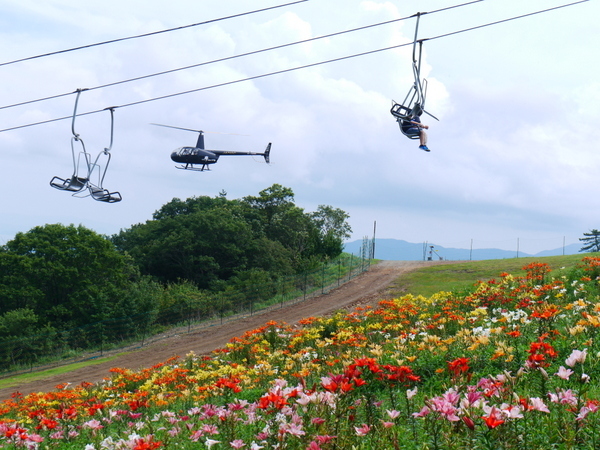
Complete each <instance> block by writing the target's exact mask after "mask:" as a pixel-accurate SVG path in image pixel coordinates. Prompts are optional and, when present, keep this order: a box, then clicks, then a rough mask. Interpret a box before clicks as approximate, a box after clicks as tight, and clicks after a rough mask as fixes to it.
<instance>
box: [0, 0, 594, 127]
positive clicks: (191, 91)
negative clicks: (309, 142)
mask: <svg viewBox="0 0 600 450" xmlns="http://www.w3.org/2000/svg"><path fill="white" fill-rule="evenodd" d="M588 1H589V0H580V1H577V2H573V3H569V4H565V5H561V6H557V7H553V8H548V9H544V10H540V11H535V12H532V13H528V14H523V15H520V16H515V17H511V18H508V19H503V20H499V21H496V22H490V23H487V24H484V25H478V26H476V27H471V28H464V29H462V30H458V31H453V32H450V33H445V34H441V35H437V36H433V37H430V38H425V39H421V40H422V41H428V40H434V39H439V38H443V37H448V36H452V35H456V34H459V33H465V32H468V31H473V30H477V29H480V28H485V27H489V26H493V25H497V24H500V23H505V22H509V21H512V20H517V19H522V18H524V17H529V16H533V15H536V14H541V13H544V12H548V11H553V10H556V9H560V8H565V7H568V6H573V5H577V4H579V3H585V2H588ZM408 45H414V42H412V41H411V42H407V43H404V44H399V45H393V46H390V47H385V48H380V49H376V50H369V51H366V52H361V53H355V54H352V55H347V56H342V57H339V58H333V59H328V60H325V61H320V62H316V63H311V64H305V65H302V66H296V67H292V68H288V69H282V70H277V71H274V72H269V73H265V74H261V75H255V76H251V77H247V78H241V79H238V80H233V81H227V82H224V83H219V84H214V85H211V86H204V87H201V88H196V89H190V90H187V91H181V92H176V93H173V94H167V95H163V96H160V97H154V98H149V99H145V100H139V101H136V102H131V103H125V104H122V105H119V106H114V107H112V108H114V109H116V108H126V107H129V106H135V105H141V104H143V103H149V102H154V101H158V100H165V99H167V98H172V97H177V96H180V95H186V94H192V93H195V92H200V91H204V90H208V89H214V88H217V87H223V86H228V85H232V84H237V83H241V82H244V81H251V80H257V79H260V78H266V77H269V76H273V75H279V74H283V73H288V72H293V71H296V70H301V69H307V68H310V67H316V66H320V65H324V64H329V63H333V62H339V61H344V60H347V59H352V58H358V57H361V56H366V55H371V54H375V53H380V52H384V51H387V50H393V49H397V48H401V47H406V46H408ZM106 109H108V108H103V109H99V110H95V111H89V112H86V113H80V114H77V117H79V116H87V115H91V114H97V113H99V112H103V111H105V110H106ZM72 117H73V116H72V115H70V116H65V117H59V118H55V119H49V120H44V121H40V122H35V123H30V124H26V125H19V126H16V127H11V128H5V129H2V130H0V133H2V132H4V131H12V130H17V129H20V128H27V127H31V126H36V125H42V124H46V123H51V122H58V121H61V120H66V119H71V118H72Z"/></svg>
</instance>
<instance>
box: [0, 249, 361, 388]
mask: <svg viewBox="0 0 600 450" xmlns="http://www.w3.org/2000/svg"><path fill="white" fill-rule="evenodd" d="M361 253H362V254H361V255H359V256H355V255H348V254H343V255H342V256H341V257H339V258H338V259H336V260H334V261H332V262H330V263H328V264H322V265H321V266H320V267H319V268H318V269H317V270H313V271H309V272H305V273H302V274H299V275H295V276H290V277H284V278H281V279H279V280H276V281H274V282H271V283H262V284H255V285H251V286H249V287H248V288H246V289H244V290H228V291H224V292H218V293H210V294H205V293H202V294H201V295H199V296H198V295H197V296H196V297H195V298H185V299H180V301H178V302H176V303H175V304H173V305H172V306H170V307H168V308H162V309H160V308H158V309H153V310H151V311H149V312H146V313H144V314H138V315H132V316H126V317H120V318H117V319H107V320H103V321H99V322H96V323H93V324H89V325H86V326H84V327H79V328H74V329H69V330H63V331H50V332H48V333H40V334H36V335H32V336H28V337H26V338H20V339H13V340H11V339H10V338H9V339H2V340H0V377H3V378H4V377H7V376H14V375H17V374H19V373H25V372H33V371H38V370H43V369H48V368H52V367H57V366H62V365H66V364H72V363H75V362H82V361H89V360H92V359H97V358H101V357H106V356H110V355H113V354H116V353H121V352H124V351H130V350H134V349H137V348H141V347H143V346H146V345H148V344H150V343H153V342H157V341H160V340H163V339H166V338H169V337H173V336H176V335H181V334H186V333H191V332H194V331H197V330H200V329H205V328H210V327H213V326H219V325H223V324H225V323H228V322H232V321H236V320H240V319H243V318H245V317H248V316H252V315H255V314H258V313H260V314H263V313H265V312H268V311H271V310H276V309H280V308H284V307H286V306H290V305H294V304H296V303H299V302H303V301H306V300H308V299H310V298H313V297H316V296H319V295H323V294H327V293H329V292H330V291H331V290H332V289H335V288H337V287H339V286H341V285H342V284H344V283H347V282H348V281H350V280H352V279H353V278H355V277H356V276H358V275H360V274H361V273H363V272H366V271H368V270H369V268H370V266H371V258H370V252H368V251H364V250H362V249H361ZM198 292H200V291H198Z"/></svg>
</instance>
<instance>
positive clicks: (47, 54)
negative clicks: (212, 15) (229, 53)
mask: <svg viewBox="0 0 600 450" xmlns="http://www.w3.org/2000/svg"><path fill="white" fill-rule="evenodd" d="M307 1H308V0H297V1H295V2H291V3H285V4H282V5H276V6H269V7H268V8H262V9H257V10H254V11H247V12H244V13H238V14H233V15H231V16H225V17H219V18H217V19H211V20H206V21H204V22H198V23H192V24H190V25H183V26H180V27H175V28H168V29H166V30H159V31H152V32H150V33H144V34H138V35H135V36H128V37H123V38H117V39H111V40H109V41H103V42H97V43H95V44H88V45H82V46H80V47H73V48H68V49H64V50H58V51H55V52H50V53H44V54H41V55H36V56H29V57H27V58H21V59H16V60H14V61H8V62H4V63H0V67H1V66H7V65H9V64H16V63H19V62H23V61H29V60H32V59H37V58H43V57H46V56H52V55H58V54H61V53H67V52H73V51H76V50H83V49H86V48H90V47H98V46H100V45H105V44H114V43H115V42H121V41H127V40H130V39H138V38H143V37H148V36H154V35H157V34H162V33H168V32H171V31H179V30H183V29H186V28H191V27H197V26H199V25H206V24H208V23H213V22H219V21H221V20H226V19H233V18H236V17H242V16H246V15H249V14H254V13H257V12H263V11H268V10H271V9H276V8H281V7H284V6H290V5H294V4H296V3H303V2H307Z"/></svg>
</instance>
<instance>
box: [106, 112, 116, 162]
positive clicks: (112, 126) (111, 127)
mask: <svg viewBox="0 0 600 450" xmlns="http://www.w3.org/2000/svg"><path fill="white" fill-rule="evenodd" d="M116 108H117V107H116V106H110V107H108V108H104V109H105V110H109V111H110V145H109V146H108V148H105V149H104V151H105V152H110V149H111V148H112V145H113V136H114V131H115V109H116Z"/></svg>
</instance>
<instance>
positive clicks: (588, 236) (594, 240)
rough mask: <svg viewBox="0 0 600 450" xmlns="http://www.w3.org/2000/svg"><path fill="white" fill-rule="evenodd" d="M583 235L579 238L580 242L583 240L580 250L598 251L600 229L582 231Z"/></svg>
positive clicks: (599, 249) (599, 247)
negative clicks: (587, 231)
mask: <svg viewBox="0 0 600 450" xmlns="http://www.w3.org/2000/svg"><path fill="white" fill-rule="evenodd" d="M583 235H584V236H585V237H582V238H579V240H580V241H581V242H584V245H583V247H581V250H579V251H580V252H600V231H598V230H596V229H594V230H590V232H589V233H583Z"/></svg>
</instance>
